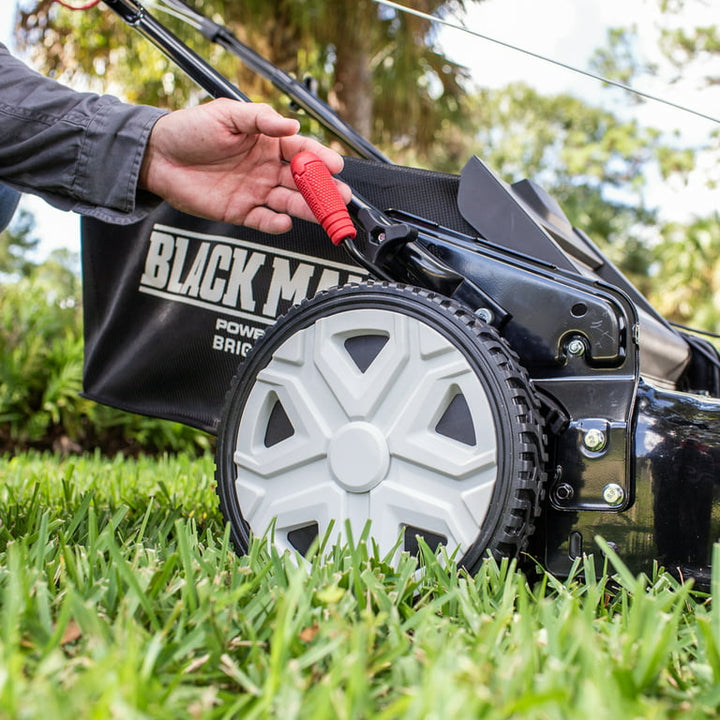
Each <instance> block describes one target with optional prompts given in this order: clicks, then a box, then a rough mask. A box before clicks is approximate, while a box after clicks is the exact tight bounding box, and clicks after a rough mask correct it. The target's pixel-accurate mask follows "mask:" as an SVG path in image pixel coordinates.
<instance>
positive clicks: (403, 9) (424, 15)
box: [374, 0, 720, 124]
mask: <svg viewBox="0 0 720 720" xmlns="http://www.w3.org/2000/svg"><path fill="white" fill-rule="evenodd" d="M374 2H376V3H378V4H379V5H385V6H387V7H390V8H393V9H394V10H399V11H400V12H404V13H407V14H408V15H415V16H416V17H419V18H423V19H425V20H429V21H430V22H433V23H438V24H440V25H445V26H446V27H449V28H452V29H454V30H460V31H461V32H464V33H468V34H469V35H473V36H474V37H477V38H480V39H481V40H486V41H487V42H491V43H495V44H496V45H502V46H503V47H506V48H509V49H510V50H515V51H516V52H520V53H523V54H525V55H529V56H530V57H534V58H536V59H537V60H542V61H544V62H547V63H552V64H553V65H557V66H559V67H561V68H564V69H565V70H570V71H571V72H575V73H579V74H580V75H584V76H585V77H589V78H592V79H593V80H597V81H599V82H603V83H607V84H608V85H612V86H613V87H617V88H621V89H622V90H626V91H627V92H630V93H633V94H635V95H639V96H640V97H643V98H645V99H646V100H652V101H653V102H659V103H662V104H663V105H668V106H670V107H673V108H675V109H676V110H682V111H683V112H687V113H691V114H692V115H696V116H697V117H701V118H703V119H704V120H709V121H710V122H714V123H717V124H720V118H716V117H713V116H712V115H707V114H706V113H704V112H700V111H699V110H694V109H693V108H689V107H686V106H685V105H680V104H678V103H674V102H672V101H670V100H666V99H665V98H662V97H658V96H657V95H651V94H650V93H646V92H643V91H642V90H638V89H637V88H633V87H631V86H630V85H625V84H624V83H621V82H618V81H617V80H612V79H610V78H606V77H603V76H602V75H597V74H595V73H591V72H588V71H587V70H583V69H581V68H578V67H575V66H574V65H569V64H568V63H565V62H562V61H560V60H555V59H553V58H551V57H547V56H546V55H541V54H540V53H536V52H533V51H532V50H526V49H525V48H521V47H518V46H517V45H513V44H512V43H509V42H505V41H504V40H498V39H497V38H493V37H490V36H489V35H483V34H482V33H479V32H477V31H475V30H470V29H469V28H467V27H464V26H463V25H458V24H456V23H452V22H449V21H448V20H443V19H442V18H439V17H436V16H435V15H428V14H427V13H424V12H420V11H419V10H414V9H413V8H409V7H406V6H405V5H400V4H399V3H396V2H392V1H391V0H374Z"/></svg>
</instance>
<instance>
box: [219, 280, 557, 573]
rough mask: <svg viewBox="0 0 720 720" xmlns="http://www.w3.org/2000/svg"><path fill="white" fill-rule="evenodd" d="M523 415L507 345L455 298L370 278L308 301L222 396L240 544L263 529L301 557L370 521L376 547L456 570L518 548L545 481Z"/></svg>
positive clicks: (226, 474) (527, 397)
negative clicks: (425, 552) (443, 551)
mask: <svg viewBox="0 0 720 720" xmlns="http://www.w3.org/2000/svg"><path fill="white" fill-rule="evenodd" d="M533 406H534V401H533V399H532V396H531V391H530V389H529V387H528V381H527V379H526V378H525V375H524V373H523V372H522V371H521V370H520V369H519V368H518V367H517V366H516V365H515V364H514V361H513V358H512V356H511V355H510V353H509V351H508V350H507V348H506V346H505V344H504V343H503V341H502V340H501V339H500V338H499V337H498V336H497V334H496V333H495V332H494V331H493V330H492V329H491V328H488V327H487V326H486V325H485V324H483V323H482V322H481V321H479V320H477V319H476V318H474V316H472V315H471V314H469V313H468V312H467V311H465V310H463V309H462V308H461V307H460V306H459V305H456V304H455V303H452V302H450V301H448V300H446V299H444V298H440V297H438V296H435V295H432V294H430V293H426V292H424V291H420V290H417V289H408V288H403V287H398V286H395V285H376V284H371V283H368V284H364V285H360V286H347V287H345V288H339V289H337V290H333V291H330V292H328V293H326V294H323V295H321V296H318V297H316V298H315V299H314V300H312V301H308V302H307V303H304V304H303V305H301V306H299V307H298V308H295V309H293V310H292V311H291V312H290V313H288V315H286V316H285V317H284V318H282V319H281V320H280V321H278V323H277V324H276V325H275V326H274V328H273V329H272V330H271V331H270V332H269V333H268V334H267V336H266V337H265V338H264V339H263V341H262V342H261V343H260V344H259V345H258V346H257V348H256V351H255V352H254V353H253V355H252V356H251V357H250V358H249V359H248V360H247V361H246V363H245V364H244V365H243V366H242V367H241V369H240V373H239V375H238V377H237V378H236V381H235V383H234V385H233V388H232V390H231V392H230V395H229V399H228V404H227V407H226V412H225V415H224V418H223V424H222V428H221V432H220V443H219V446H218V458H217V467H218V491H219V494H220V498H221V504H222V507H223V511H224V512H225V514H226V516H227V517H228V519H229V521H230V522H231V523H232V525H233V535H234V539H235V542H236V544H238V545H239V547H240V549H241V550H245V549H246V547H247V541H248V538H249V532H250V531H252V532H253V533H255V534H256V535H262V534H263V533H264V532H265V531H266V529H267V528H268V527H269V526H270V524H271V523H273V522H274V524H275V532H274V541H275V543H276V545H277V546H278V547H279V549H281V550H290V551H299V552H301V553H304V552H305V551H306V550H307V549H308V547H309V545H310V543H311V542H312V541H313V540H314V538H315V537H317V535H318V534H319V535H320V536H325V534H326V533H328V532H329V533H330V538H331V541H332V542H335V541H342V539H343V534H344V532H345V527H346V524H349V525H350V528H351V529H352V532H353V535H354V536H355V537H358V535H360V533H361V532H362V530H363V528H364V527H365V525H366V523H367V522H368V520H370V521H371V528H370V534H371V537H372V538H373V540H374V541H375V542H376V543H377V544H378V546H379V548H380V551H381V553H383V554H385V553H387V552H389V551H390V550H391V549H392V548H393V547H394V546H396V545H397V543H398V539H399V538H401V536H402V541H401V544H400V549H405V550H409V551H411V552H414V551H416V550H417V539H416V537H417V536H418V535H420V536H423V537H424V539H425V540H426V542H428V544H430V545H431V547H434V546H437V545H438V544H440V543H442V544H444V545H445V546H446V547H447V548H448V550H449V551H451V552H453V551H455V550H458V552H459V555H458V557H464V558H465V559H466V562H467V561H468V560H471V561H472V563H476V562H477V561H478V560H479V559H480V557H481V556H482V554H484V552H485V551H486V550H487V549H491V550H493V551H495V552H498V553H501V554H506V553H512V552H515V551H517V549H518V548H519V547H521V546H522V544H523V543H524V541H525V539H526V538H527V536H528V535H529V532H531V530H532V518H533V517H534V515H535V514H536V511H537V505H538V500H539V495H540V485H541V484H542V478H543V477H544V475H543V473H542V468H541V467H540V462H541V460H540V459H541V455H542V443H541V435H540V431H539V424H538V422H537V420H536V418H535V416H534V414H533ZM528 458H529V460H528ZM518 519H520V520H521V522H518ZM331 527H332V529H330V528H331Z"/></svg>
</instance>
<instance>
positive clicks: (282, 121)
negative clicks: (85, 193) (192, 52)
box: [139, 99, 351, 233]
mask: <svg viewBox="0 0 720 720" xmlns="http://www.w3.org/2000/svg"><path fill="white" fill-rule="evenodd" d="M299 129H300V125H299V123H298V122H297V120H293V119H292V118H285V117H283V116H282V115H280V114H278V113H277V112H275V110H273V109H272V108H271V107H270V106H269V105H264V104H259V103H241V102H237V101H235V100H228V99H219V100H214V101H212V102H210V103H207V104H206V105H200V106H197V107H193V108H188V109H186V110H176V111H175V112H172V113H170V114H168V115H165V116H163V117H161V118H160V119H159V120H158V121H157V122H156V124H155V127H154V128H153V131H152V133H151V135H150V139H149V141H148V146H147V149H146V151H145V158H144V160H143V165H142V168H141V171H140V180H139V184H140V187H142V188H144V189H146V190H149V191H150V192H152V193H154V194H155V195H158V196H160V197H161V198H163V199H164V200H166V201H167V202H168V203H169V204H170V205H172V206H173V207H175V208H177V209H178V210H181V211H183V212H187V213H189V214H191V215H196V216H198V217H204V218H209V219H211V220H220V221H223V222H227V223H234V224H236V225H246V226H248V227H252V228H256V229H258V230H261V231H263V232H267V233H284V232H287V231H288V230H290V228H291V227H292V220H291V218H290V216H291V215H292V216H294V217H298V218H302V219H304V220H311V221H315V217H314V216H313V214H312V212H311V211H310V208H309V207H308V205H307V203H306V202H305V200H304V199H303V197H302V195H301V194H300V193H299V192H298V190H297V189H296V187H295V182H294V181H293V178H292V174H291V172H290V165H289V162H290V160H291V159H292V158H293V156H294V155H296V154H297V153H299V152H301V151H302V150H310V151H311V152H314V153H316V154H317V155H318V157H320V159H321V160H322V161H323V162H324V163H325V164H326V165H327V167H328V170H329V171H330V173H331V174H333V175H334V174H336V173H339V172H340V171H341V170H342V168H343V159H342V157H341V156H340V155H338V153H336V152H334V151H333V150H330V149H329V148H326V147H325V146H323V145H321V144H320V143H319V142H317V141H316V140H312V139H311V138H307V137H304V136H302V135H298V134H297V133H298V130H299ZM336 182H337V185H338V189H339V190H340V194H341V196H342V198H343V200H344V202H346V203H347V202H349V200H350V196H351V192H350V188H348V186H347V185H345V184H344V183H341V182H340V181H336Z"/></svg>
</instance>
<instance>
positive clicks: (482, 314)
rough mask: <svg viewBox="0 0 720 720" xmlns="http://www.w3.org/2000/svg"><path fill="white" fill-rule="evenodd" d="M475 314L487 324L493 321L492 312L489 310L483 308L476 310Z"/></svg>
mask: <svg viewBox="0 0 720 720" xmlns="http://www.w3.org/2000/svg"><path fill="white" fill-rule="evenodd" d="M475 314H476V315H477V316H478V317H479V318H480V319H481V320H484V321H485V322H486V323H488V324H489V323H491V322H492V321H493V314H492V310H490V309H489V308H484V307H482V308H478V309H477V310H476V311H475Z"/></svg>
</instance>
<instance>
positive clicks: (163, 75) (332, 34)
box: [18, 0, 477, 151]
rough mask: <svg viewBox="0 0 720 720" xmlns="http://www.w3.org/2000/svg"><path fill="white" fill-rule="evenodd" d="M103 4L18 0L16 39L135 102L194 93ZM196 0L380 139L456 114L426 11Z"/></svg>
mask: <svg viewBox="0 0 720 720" xmlns="http://www.w3.org/2000/svg"><path fill="white" fill-rule="evenodd" d="M467 1H468V2H472V1H477V0H467ZM465 2H466V0H416V2H414V6H415V7H416V8H417V9H418V10H421V11H424V12H427V13H438V14H443V13H444V12H447V11H449V10H453V11H456V10H461V9H462V8H463V7H464V5H465ZM102 7H104V6H102V5H101V6H98V8H96V9H93V10H92V11H88V12H70V11H68V10H65V9H64V8H62V7H60V6H59V5H57V4H56V3H54V2H53V0H25V1H24V2H23V3H22V4H21V12H20V17H19V31H18V38H19V41H20V45H21V47H23V48H25V49H26V51H28V52H29V53H30V54H31V56H32V59H33V61H34V63H35V64H36V66H37V67H39V68H40V69H41V70H43V71H44V72H46V73H50V74H54V75H55V76H57V77H60V78H62V79H64V80H65V81H68V82H70V83H72V84H76V85H81V84H86V85H88V86H89V87H91V88H93V89H95V90H101V91H109V92H113V93H116V94H120V95H122V96H124V97H125V98H127V99H128V100H129V101H131V102H140V103H149V104H154V105H160V106H164V107H170V108H176V107H179V106H182V105H185V104H187V103H188V102H195V101H197V100H198V99H199V98H200V97H201V96H202V93H200V92H198V90H197V89H196V88H195V87H194V86H193V85H192V83H191V82H190V81H188V80H187V79H186V78H184V77H182V76H181V75H180V73H179V72H178V71H176V69H175V67H174V65H173V64H172V63H171V62H170V61H169V60H168V59H167V58H165V57H164V56H163V55H162V54H161V53H160V52H159V51H157V50H156V49H155V48H153V47H151V46H150V45H149V43H148V42H147V41H146V40H144V39H142V38H141V37H139V36H138V35H137V33H136V32H135V31H134V30H132V29H130V28H129V27H127V26H126V25H125V23H123V22H122V21H121V20H120V19H119V18H117V17H116V16H115V15H114V13H112V12H111V11H110V10H107V9H105V10H104V11H103V10H100V9H99V8H102ZM197 7H198V9H199V10H201V12H203V14H205V15H207V16H209V17H213V18H214V19H216V20H219V21H221V22H223V23H224V24H226V25H227V27H228V28H229V29H231V30H232V31H233V32H234V33H235V34H236V35H237V36H238V37H239V38H240V39H241V40H243V41H244V42H247V43H248V44H249V45H250V46H251V47H252V48H253V49H255V50H257V51H258V52H259V53H260V54H262V55H264V56H265V57H267V58H268V59H269V60H271V61H272V62H273V63H275V64H276V65H277V66H278V67H280V68H282V69H283V70H285V71H287V72H290V73H293V74H295V75H296V76H298V77H300V78H302V77H304V76H305V75H311V76H312V77H314V78H316V79H317V80H318V82H319V86H320V94H321V96H322V97H324V98H325V99H326V100H327V101H328V102H329V104H330V105H331V106H332V107H334V108H335V109H336V110H338V111H339V112H340V114H341V115H342V116H343V117H345V118H346V119H347V120H348V121H349V122H350V124H351V125H352V126H353V127H355V128H356V129H357V130H358V132H360V133H361V134H363V135H365V136H366V137H368V138H370V139H371V140H373V141H374V142H376V143H377V144H379V145H382V146H385V147H387V148H395V149H396V150H398V151H399V150H402V149H404V148H408V147H412V148H420V149H423V148H426V147H428V146H429V145H431V144H432V142H433V140H434V136H435V133H436V132H437V130H438V129H439V128H440V127H441V126H442V124H443V123H444V122H445V121H447V120H448V119H452V120H453V121H455V120H458V118H460V117H461V116H462V114H463V109H464V106H463V101H464V90H463V82H464V80H465V79H466V72H465V70H464V69H463V68H462V67H460V66H459V65H457V64H455V63H452V62H451V61H450V60H448V59H447V58H446V57H444V56H443V55H442V54H440V53H439V52H438V51H437V49H436V47H435V41H436V34H435V31H434V29H433V27H432V26H430V25H429V24H428V22H427V21H425V20H422V19H420V18H417V17H414V16H411V15H406V14H402V13H399V12H396V11H394V10H390V9H388V8H386V7H383V6H381V5H378V4H377V3H375V2H373V0H342V1H339V2H333V3H329V2H327V1H326V0H303V2H297V1H296V0H262V1H260V0H248V1H247V2H242V3H236V2H230V1H229V0H206V2H204V3H202V4H200V3H197ZM156 15H157V16H158V18H159V19H161V20H162V22H163V23H164V24H166V25H167V26H168V27H169V28H170V29H171V30H173V31H175V32H176V33H177V34H178V35H179V36H180V37H181V38H182V39H183V40H185V41H187V43H188V44H189V45H190V46H191V47H192V48H194V49H196V50H197V51H198V52H199V53H200V54H201V55H202V56H203V57H204V58H206V59H207V60H209V62H210V63H211V64H212V65H213V66H215V67H216V68H217V69H219V70H220V71H221V72H222V73H223V74H225V75H226V76H227V77H229V78H230V79H232V80H233V81H235V82H236V83H237V84H238V86H239V87H240V88H241V89H242V90H243V91H244V92H246V94H248V95H250V96H251V97H252V98H253V99H261V100H264V101H268V100H271V99H273V98H275V97H276V94H275V93H274V92H272V91H271V90H270V89H269V88H268V86H267V84H266V83H265V82H263V81H261V80H259V79H258V78H257V77H256V76H254V75H253V74H251V73H250V72H249V71H247V70H245V69H243V68H242V66H241V65H240V63H239V62H238V61H237V60H235V59H234V58H232V57H229V56H228V54H227V53H224V52H223V51H221V50H220V49H219V48H217V47H212V46H210V45H209V44H208V43H207V42H206V41H204V39H203V38H202V37H201V36H200V35H199V34H198V33H195V32H194V31H193V30H191V29H189V28H188V27H187V26H182V25H181V24H180V23H179V21H177V20H175V19H174V18H173V17H167V16H165V15H162V14H161V13H160V12H156ZM283 110H284V111H287V110H288V108H287V107H284V108H283ZM313 129H314V130H318V131H319V130H320V129H319V128H317V127H313Z"/></svg>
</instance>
